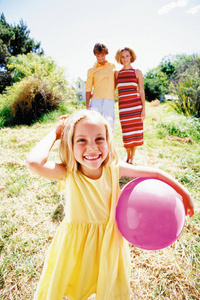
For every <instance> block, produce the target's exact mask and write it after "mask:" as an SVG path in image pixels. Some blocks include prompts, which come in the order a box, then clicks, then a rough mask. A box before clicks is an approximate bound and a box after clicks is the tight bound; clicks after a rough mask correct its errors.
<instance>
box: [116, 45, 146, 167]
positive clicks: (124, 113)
mask: <svg viewBox="0 0 200 300" xmlns="http://www.w3.org/2000/svg"><path fill="white" fill-rule="evenodd" d="M115 59H116V61H117V62H118V63H120V64H122V65H123V68H122V69H121V70H120V71H118V72H116V75H115V79H116V85H117V88H118V104H119V118H120V123H121V128H122V137H123V142H124V147H125V148H126V151H127V160H126V162H127V163H130V164H132V162H133V157H134V154H135V151H136V147H137V146H141V145H142V144H143V120H144V117H145V92H144V86H143V75H142V72H141V71H140V70H138V69H136V70H135V69H133V68H132V66H131V63H132V62H134V61H135V60H136V55H135V52H134V51H133V50H132V49H130V48H128V47H125V48H123V49H120V50H118V51H117V53H116V56H115Z"/></svg>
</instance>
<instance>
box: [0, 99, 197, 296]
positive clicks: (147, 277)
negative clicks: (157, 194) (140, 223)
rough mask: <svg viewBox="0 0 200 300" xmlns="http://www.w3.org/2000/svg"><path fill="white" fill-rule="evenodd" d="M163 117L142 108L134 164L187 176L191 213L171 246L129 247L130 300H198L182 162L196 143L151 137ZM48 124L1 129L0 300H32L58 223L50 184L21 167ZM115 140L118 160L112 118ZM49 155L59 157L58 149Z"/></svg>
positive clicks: (193, 225)
mask: <svg viewBox="0 0 200 300" xmlns="http://www.w3.org/2000/svg"><path fill="white" fill-rule="evenodd" d="M165 114H166V112H165V111H164V108H163V107H162V106H156V107H151V106H150V105H147V118H146V121H145V132H146V134H145V144H144V145H143V146H142V147H140V149H138V151H137V152H136V157H135V162H136V164H140V165H141V164H143V165H153V166H157V167H160V168H162V169H163V170H165V171H167V172H170V173H171V174H172V175H173V176H175V177H176V178H178V179H181V180H182V178H185V177H184V176H185V174H186V173H187V174H188V173H189V174H191V176H192V180H191V181H190V182H186V183H185V184H186V186H187V188H188V189H189V190H190V192H191V194H192V196H193V198H194V200H195V208H196V214H195V216H194V217H193V218H192V219H188V218H187V221H186V226H185V228H184V231H183V233H182V235H181V237H180V238H179V240H178V241H176V242H175V243H174V244H173V245H172V246H170V247H167V248H165V249H163V250H159V251H143V250H140V249H137V248H134V247H133V246H131V245H130V250H131V262H132V271H131V288H132V292H133V297H134V299H135V300H143V299H147V300H151V299H152V300H153V299H158V300H161V299H165V300H166V299H173V300H186V299H187V300H192V299H200V255H199V253H200V226H199V220H200V209H199V196H200V189H199V186H200V180H199V176H198V174H199V167H198V166H197V165H198V164H197V163H196V162H195V160H192V161H193V163H192V164H191V163H190V165H189V164H188V159H189V158H188V156H194V157H197V155H198V153H199V152H198V150H197V149H198V147H197V146H199V145H196V144H195V143H192V144H189V143H184V142H182V141H177V140H175V141H173V140H170V139H168V138H167V137H166V138H164V139H162V140H160V139H158V138H157V137H156V129H155V126H154V123H156V122H157V120H158V118H162V117H164V115H165ZM116 116H117V114H116ZM52 126H54V123H48V124H39V123H38V124H35V125H34V126H31V127H27V126H20V127H15V128H4V129H1V131H0V152H1V157H0V171H1V182H0V199H1V206H0V222H1V239H0V252H1V258H0V263H1V267H0V299H2V300H5V299H9V300H12V299H15V300H22V299H23V300H25V299H32V296H33V293H34V290H35V288H36V285H37V282H38V279H39V276H40V274H41V270H42V266H43V262H44V256H45V252H46V250H47V248H48V246H49V244H50V242H51V240H52V238H53V236H54V233H55V230H56V228H57V227H58V225H59V223H60V221H61V220H62V218H63V210H62V203H61V198H60V195H59V193H58V191H57V183H56V182H53V181H49V180H46V179H43V178H40V177H38V176H36V175H34V174H32V173H30V172H29V171H28V170H27V168H26V166H25V158H26V155H27V153H28V151H29V150H30V149H31V148H32V147H33V145H34V144H35V143H36V142H37V141H38V140H40V138H41V137H42V136H44V135H45V134H46V133H47V132H48V131H49V130H50V129H51V128H52ZM115 139H116V143H117V146H118V149H119V153H120V156H121V157H122V158H124V157H125V150H124V148H123V146H122V141H121V133H120V125H119V121H118V118H116V128H115ZM51 155H52V157H53V158H54V159H58V155H57V147H55V149H54V151H53V152H52V154H51ZM180 156H182V158H181V159H180ZM184 159H185V161H184V165H183V160H184ZM190 162H191V160H190ZM192 170H194V172H192ZM126 182H127V178H123V180H122V181H121V185H123V184H125V183H126ZM91 299H95V297H94V296H93V297H91Z"/></svg>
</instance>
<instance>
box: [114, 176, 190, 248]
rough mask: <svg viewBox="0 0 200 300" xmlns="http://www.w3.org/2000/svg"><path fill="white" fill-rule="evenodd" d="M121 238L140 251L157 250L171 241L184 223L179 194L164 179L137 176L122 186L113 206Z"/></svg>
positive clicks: (172, 241) (180, 230) (177, 234)
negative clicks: (115, 206) (116, 202)
mask: <svg viewBox="0 0 200 300" xmlns="http://www.w3.org/2000/svg"><path fill="white" fill-rule="evenodd" d="M116 221H117V225H118V228H119V230H120V232H121V234H122V235H123V237H124V238H125V239H126V240H127V241H128V242H130V243H131V244H132V245H134V246H136V247H138V248H141V249H144V250H159V249H162V248H165V247H167V246H169V245H171V244H172V243H174V242H175V241H176V240H177V238H178V237H179V236H180V235H181V232H182V231H183V228H184V225H185V209H184V205H183V202H182V199H181V197H180V196H179V194H178V193H177V192H176V191H175V190H174V189H173V188H172V187H171V186H169V185H168V184H166V183H165V182H163V181H161V180H158V179H153V178H150V179H149V178H137V179H135V180H132V181H130V182H129V183H128V184H127V185H126V186H125V187H124V188H123V189H122V193H121V195H120V197H119V200H118V204H117V208H116Z"/></svg>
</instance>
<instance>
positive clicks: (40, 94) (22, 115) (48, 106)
mask: <svg viewBox="0 0 200 300" xmlns="http://www.w3.org/2000/svg"><path fill="white" fill-rule="evenodd" d="M19 89H20V92H19V93H18V95H17V96H16V98H15V101H14V102H13V103H12V104H11V116H12V118H13V123H14V124H27V125H29V124H31V123H32V122H33V121H35V120H38V119H39V118H40V117H41V116H42V115H43V114H45V113H47V112H49V111H52V110H54V109H56V108H57V107H58V106H59V104H60V103H61V101H62V98H61V96H60V95H59V94H54V93H53V92H52V91H51V90H49V89H48V87H47V86H46V85H45V83H44V82H42V81H41V80H39V79H37V78H34V77H31V78H29V79H26V80H23V81H21V82H20V83H19Z"/></svg>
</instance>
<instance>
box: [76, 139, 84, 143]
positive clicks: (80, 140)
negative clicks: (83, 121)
mask: <svg viewBox="0 0 200 300" xmlns="http://www.w3.org/2000/svg"><path fill="white" fill-rule="evenodd" d="M84 142H85V139H79V140H77V143H84Z"/></svg>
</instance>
